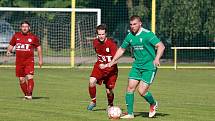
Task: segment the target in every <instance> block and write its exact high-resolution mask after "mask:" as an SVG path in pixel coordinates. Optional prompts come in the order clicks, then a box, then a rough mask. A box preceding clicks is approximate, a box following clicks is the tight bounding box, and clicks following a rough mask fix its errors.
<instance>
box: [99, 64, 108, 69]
mask: <svg viewBox="0 0 215 121" xmlns="http://www.w3.org/2000/svg"><path fill="white" fill-rule="evenodd" d="M106 67H107V64H103V63H102V64H99V68H100V69H105V68H106Z"/></svg>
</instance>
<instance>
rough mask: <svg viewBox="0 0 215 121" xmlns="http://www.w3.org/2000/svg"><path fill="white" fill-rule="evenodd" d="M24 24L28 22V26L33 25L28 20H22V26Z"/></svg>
mask: <svg viewBox="0 0 215 121" xmlns="http://www.w3.org/2000/svg"><path fill="white" fill-rule="evenodd" d="M22 24H28V26H31V25H30V23H29V22H28V21H27V20H24V21H22V22H21V24H20V25H21V26H22Z"/></svg>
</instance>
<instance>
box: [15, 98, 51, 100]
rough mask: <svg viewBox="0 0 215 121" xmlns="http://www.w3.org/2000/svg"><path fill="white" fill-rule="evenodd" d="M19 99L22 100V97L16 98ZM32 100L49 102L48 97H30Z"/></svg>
mask: <svg viewBox="0 0 215 121" xmlns="http://www.w3.org/2000/svg"><path fill="white" fill-rule="evenodd" d="M17 98H20V99H23V97H17ZM32 99H33V100H40V99H45V100H49V97H32Z"/></svg>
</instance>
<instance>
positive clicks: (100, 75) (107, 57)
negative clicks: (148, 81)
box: [87, 24, 118, 110]
mask: <svg viewBox="0 0 215 121" xmlns="http://www.w3.org/2000/svg"><path fill="white" fill-rule="evenodd" d="M96 34H97V38H96V39H94V41H93V47H94V49H95V52H96V54H97V62H96V63H95V64H94V68H93V70H92V73H91V75H90V80H89V94H90V98H91V102H90V104H89V105H88V107H87V110H93V108H94V107H96V84H99V85H101V84H102V83H103V84H105V87H106V93H107V99H108V107H110V106H113V100H114V93H113V89H114V87H115V83H116V79H117V76H118V68H117V65H116V64H115V65H113V66H111V67H109V68H105V69H100V66H99V65H100V64H107V63H108V62H110V61H111V60H112V58H113V56H114V55H115V53H116V51H117V45H116V43H115V42H114V41H113V39H111V38H107V37H106V36H107V28H106V25H104V24H101V25H99V26H97V27H96Z"/></svg>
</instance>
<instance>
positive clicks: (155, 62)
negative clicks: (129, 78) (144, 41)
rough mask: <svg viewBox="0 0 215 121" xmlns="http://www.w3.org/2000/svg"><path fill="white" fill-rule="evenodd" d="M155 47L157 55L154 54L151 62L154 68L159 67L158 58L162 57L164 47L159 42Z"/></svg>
mask: <svg viewBox="0 0 215 121" xmlns="http://www.w3.org/2000/svg"><path fill="white" fill-rule="evenodd" d="M155 47H156V48H157V53H156V57H155V60H154V61H153V63H154V65H155V66H160V58H161V56H162V55H163V52H164V49H165V46H164V44H163V43H162V42H159V43H157V44H156V45H155Z"/></svg>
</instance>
